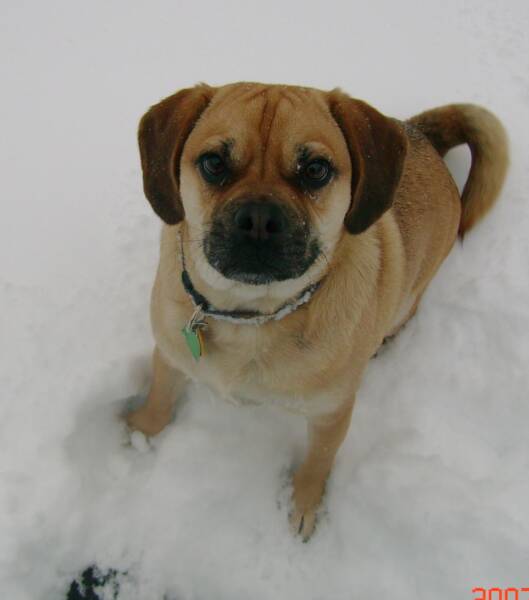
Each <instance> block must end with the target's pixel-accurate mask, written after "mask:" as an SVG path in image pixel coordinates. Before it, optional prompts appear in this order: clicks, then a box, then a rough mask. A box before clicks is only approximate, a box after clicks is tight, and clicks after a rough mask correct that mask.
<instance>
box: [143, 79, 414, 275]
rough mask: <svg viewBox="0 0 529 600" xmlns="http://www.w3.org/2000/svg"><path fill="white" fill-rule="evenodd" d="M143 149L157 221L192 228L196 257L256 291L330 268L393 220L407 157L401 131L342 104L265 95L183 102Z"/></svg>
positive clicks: (239, 91) (150, 133) (314, 94)
mask: <svg viewBox="0 0 529 600" xmlns="http://www.w3.org/2000/svg"><path fill="white" fill-rule="evenodd" d="M139 139H140V149H141V154H142V166H143V170H144V184H145V192H146V195H147V197H148V198H149V200H150V201H151V203H152V204H153V207H154V209H155V210H156V212H157V213H158V214H159V215H160V216H161V217H162V219H164V220H165V221H166V222H167V223H177V222H179V221H180V220H182V219H183V218H185V220H186V224H187V231H188V238H189V239H188V240H187V241H188V242H189V243H190V250H191V249H192V251H193V252H194V253H195V255H196V254H197V253H200V254H201V255H202V259H203V260H204V261H205V262H207V263H208V265H209V267H211V268H212V269H213V270H215V271H216V272H217V273H220V274H221V275H222V276H223V277H224V278H226V279H229V280H235V281H237V282H241V283H243V284H247V285H263V284H270V283H272V282H279V281H285V280H296V279H299V278H300V277H302V276H303V275H306V274H307V273H308V272H310V271H311V269H312V270H316V269H317V268H320V269H321V266H322V265H326V264H328V261H329V260H330V257H331V255H332V253H333V251H334V248H335V246H336V244H337V242H338V240H339V239H340V237H341V236H342V235H344V234H345V232H347V231H348V232H350V233H361V232H362V231H364V230H365V229H366V228H367V227H369V226H370V225H371V224H372V223H373V222H374V221H375V220H376V219H377V218H378V217H379V216H380V215H381V214H382V213H383V212H384V211H385V210H387V208H389V206H390V205H391V201H392V198H393V193H394V191H395V188H396V186H397V183H398V180H399V177H400V172H401V169H402V161H403V157H404V150H405V138H404V136H403V134H402V132H401V131H400V129H399V127H398V126H397V125H395V124H394V123H393V122H391V121H390V120H388V119H386V118H385V117H383V116H382V115H380V113H378V112H376V111H375V110H374V109H372V108H371V107H369V106H367V105H365V104H364V103H362V102H359V101H355V100H352V99H350V98H348V97H347V96H345V95H344V94H342V93H341V92H337V91H335V92H330V93H325V92H321V91H318V90H314V89H308V88H298V87H290V86H267V85H261V84H235V85H230V86H225V87H223V88H218V89H214V88H210V87H208V86H198V87H196V88H191V89H189V90H183V91H181V92H179V93H177V94H175V95H174V96H171V97H170V98H168V99H166V100H164V101H163V102H161V103H160V104H158V105H156V106H155V107H153V108H152V109H151V110H150V111H149V112H148V113H147V114H146V115H145V117H144V118H143V119H142V122H141V124H140V133H139ZM318 265H320V267H318Z"/></svg>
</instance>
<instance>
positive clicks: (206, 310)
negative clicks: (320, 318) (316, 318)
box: [182, 253, 322, 325]
mask: <svg viewBox="0 0 529 600" xmlns="http://www.w3.org/2000/svg"><path fill="white" fill-rule="evenodd" d="M183 256H184V255H183V253H182V261H183ZM321 282H322V280H321V279H320V280H319V281H317V282H316V283H311V284H310V285H308V286H307V287H306V288H305V289H303V290H302V291H301V292H300V293H299V294H298V295H297V296H296V297H295V298H294V299H293V300H289V301H288V302H285V303H284V304H282V305H281V306H280V307H279V308H278V309H277V310H276V311H274V312H272V313H262V312H259V311H256V310H221V309H219V308H215V307H214V306H212V305H211V303H210V302H209V300H208V299H207V298H206V297H205V296H203V295H202V294H201V293H200V292H198V291H197V289H196V288H195V286H194V285H193V282H192V281H191V277H189V273H188V272H187V269H186V268H185V264H183V265H182V284H183V286H184V289H185V291H186V292H187V294H188V295H189V297H190V298H191V300H192V301H193V304H194V305H195V308H196V309H197V311H198V312H199V315H200V316H205V317H212V318H213V319H218V320H220V321H229V322H230V323H235V324H243V325H263V324H264V323H267V322H268V321H279V320H281V319H283V318H284V317H286V316H287V315H290V314H292V313H293V312H294V311H295V310H297V309H298V308H299V307H300V306H302V305H303V304H306V303H307V302H308V301H309V300H310V299H311V298H312V296H313V295H314V292H316V290H317V289H318V288H319V287H320V285H321ZM197 316H198V315H197Z"/></svg>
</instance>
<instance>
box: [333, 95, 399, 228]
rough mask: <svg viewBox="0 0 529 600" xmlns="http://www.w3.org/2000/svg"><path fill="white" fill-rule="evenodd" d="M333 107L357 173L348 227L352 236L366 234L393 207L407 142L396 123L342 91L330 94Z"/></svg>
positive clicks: (354, 173)
mask: <svg viewBox="0 0 529 600" xmlns="http://www.w3.org/2000/svg"><path fill="white" fill-rule="evenodd" d="M329 107H330V110H331V114H332V115H333V117H334V119H335V120H336V122H337V123H338V126H339V127H340V129H341V130H342V133H343V135H344V137H345V141H346V143H347V147H348V149H349V154H350V156H351V165H352V169H353V174H352V181H351V204H350V205H349V210H348V211H347V214H346V215H345V219H344V224H345V227H346V228H347V230H348V231H349V232H350V233H362V231H365V230H366V229H367V228H368V227H369V226H370V225H372V224H373V223H374V222H375V221H376V220H377V219H378V218H379V217H381V216H382V215H383V214H384V213H385V212H386V210H388V208H389V207H390V206H391V204H392V203H393V197H394V194H395V190H396V189H397V185H398V183H399V180H400V176H401V173H402V166H403V163H404V157H405V155H406V147H407V139H406V136H405V134H404V132H403V131H402V130H401V128H400V127H399V126H398V125H397V123H396V122H395V121H393V120H392V119H389V118H387V117H385V116H384V115H382V114H381V113H379V112H378V111H377V110H375V109H374V108H372V107H371V106H369V105H368V104H366V103H365V102H362V101H360V100H355V99H353V98H350V97H349V96H347V95H346V94H344V93H343V92H341V91H340V90H333V91H332V92H330V93H329Z"/></svg>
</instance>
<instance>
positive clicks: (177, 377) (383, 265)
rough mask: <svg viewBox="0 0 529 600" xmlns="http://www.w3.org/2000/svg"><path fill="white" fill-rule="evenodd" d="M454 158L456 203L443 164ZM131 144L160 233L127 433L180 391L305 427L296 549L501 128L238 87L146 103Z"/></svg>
mask: <svg viewBox="0 0 529 600" xmlns="http://www.w3.org/2000/svg"><path fill="white" fill-rule="evenodd" d="M462 143H467V144H468V145H469V146H470V149H471V151H472V167H471V171H470V175H469V178H468V181H467V184H466V186H465V189H464V192H463V194H462V197H461V198H460V196H459V194H458V191H457V188H456V186H455V184H454V182H453V180H452V177H451V176H450V174H449V172H448V170H447V168H446V166H445V164H444V162H443V160H442V158H441V157H442V155H443V154H444V153H445V152H446V151H447V150H448V149H450V148H451V147H452V146H455V145H458V144H462ZM139 144H140V150H141V158H142V167H143V175H144V187H145V194H146V196H147V198H148V199H149V201H150V202H151V204H152V206H153V208H154V210H155V211H156V212H157V214H158V215H159V216H160V217H161V218H162V219H163V220H164V221H165V223H166V225H165V226H164V228H163V233H162V242H161V256H160V265H159V268H158V274H157V277H156V282H155V284H154V289H153V295H152V325H153V330H154V337H155V340H156V349H155V352H154V376H153V381H152V387H151V391H150V393H149V397H148V400H147V402H146V404H145V405H144V406H143V407H141V408H140V409H138V410H136V411H135V412H133V413H131V414H130V415H129V416H128V423H129V425H130V427H132V428H134V429H138V430H140V431H142V432H144V433H145V434H147V435H155V434H157V433H158V432H159V431H160V430H161V429H163V427H165V425H167V424H168V423H169V421H170V420H171V417H172V412H173V407H174V402H175V400H176V399H177V397H178V396H179V395H180V394H181V392H182V388H183V386H184V383H185V381H186V379H188V378H191V379H196V380H199V381H201V382H203V383H205V384H207V385H208V386H210V387H211V388H213V389H214V390H215V391H216V392H217V393H218V394H219V395H221V396H224V397H228V398H231V399H236V400H239V401H241V402H245V401H248V402H270V403H275V404H279V405H281V406H283V407H285V408H286V409H288V410H291V411H295V412H297V413H299V414H301V415H304V416H305V417H306V418H307V419H308V424H309V448H308V452H307V456H306V458H305V460H304V462H303V463H302V464H301V466H300V467H299V469H298V470H297V472H296V473H295V475H294V478H293V509H292V513H291V517H290V519H291V525H292V527H293V529H294V531H295V532H297V533H299V534H300V535H301V536H302V537H303V538H304V539H307V538H308V537H309V536H310V535H311V533H312V531H313V529H314V525H315V521H316V514H317V509H318V506H319V504H320V501H321V498H322V494H323V492H324V488H325V482H326V480H327V478H328V476H329V473H330V471H331V467H332V464H333V461H334V458H335V455H336V452H337V450H338V448H339V446H340V444H341V442H342V440H343V439H344V436H345V434H346V432H347V429H348V426H349V421H350V418H351V411H352V408H353V404H354V400H355V394H356V391H357V389H358V387H359V384H360V381H361V376H362V373H363V371H364V369H365V367H366V365H367V363H368V361H369V359H370V358H371V357H372V356H373V354H375V352H376V351H377V348H378V347H379V346H380V344H381V343H382V341H383V340H384V338H385V337H387V336H390V335H392V334H394V333H395V332H397V331H398V329H399V328H400V327H401V326H402V325H403V324H404V323H405V322H406V321H407V320H408V319H409V318H410V317H411V316H412V315H413V314H414V312H415V310H416V308H417V305H418V303H419V301H420V298H421V296H422V294H423V292H424V290H425V289H426V286H427V285H428V283H429V281H430V280H431V278H432V277H433V275H434V274H435V272H436V271H437V269H438V267H439V265H440V264H441V262H442V261H443V259H444V258H445V257H446V255H447V254H448V252H449V251H450V249H451V247H452V245H453V244H454V241H455V240H456V237H457V234H458V231H459V233H460V235H463V234H464V233H465V232H466V231H467V230H468V229H469V228H470V227H472V225H474V224H475V223H476V221H478V220H479V219H480V218H481V217H482V216H483V215H484V214H485V213H486V212H487V211H488V209H489V208H490V207H491V205H492V204H493V202H494V200H495V199H496V196H497V195H498V192H499V190H500V188H501V185H502V182H503V179H504V176H505V172H506V169H507V163H508V157H507V141H506V136H505V133H504V131H503V128H502V126H501V125H500V123H499V122H498V121H497V119H496V118H495V117H494V116H493V115H491V114H490V113H489V112H487V111H486V110H484V109H482V108H479V107H476V106H472V105H453V106H447V107H444V108H439V109H436V110H432V111H429V112H426V113H424V114H422V115H419V116H418V117H415V118H413V119H411V120H410V121H407V122H399V121H397V120H394V119H389V118H387V117H385V116H383V115H382V114H380V113H379V112H377V111H376V110H375V109H373V108H372V107H370V106H368V105H367V104H365V103H364V102H361V101H359V100H355V99H352V98H349V97H348V96H347V95H345V94H344V93H342V92H341V91H339V90H334V91H331V92H323V91H319V90H315V89H309V88H300V87H291V86H272V85H262V84H255V83H240V84H234V85H228V86H225V87H220V88H212V87H209V86H206V85H199V86H197V87H195V88H191V89H186V90H182V91H180V92H178V93H177V94H175V95H173V96H170V97H169V98H167V99H165V100H163V101H162V102H160V103H159V104H157V105H156V106H153V107H152V108H151V109H150V110H149V112H147V114H146V115H145V116H144V117H143V119H142V121H141V123H140V129H139ZM184 265H185V269H184ZM183 273H184V278H183V279H182V274H183ZM197 306H198V308H197ZM193 315H194V316H193ZM192 317H193V318H192ZM204 323H206V324H207V328H205V327H203V324H204ZM182 329H184V333H185V335H183V334H182Z"/></svg>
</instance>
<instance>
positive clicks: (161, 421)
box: [125, 406, 171, 437]
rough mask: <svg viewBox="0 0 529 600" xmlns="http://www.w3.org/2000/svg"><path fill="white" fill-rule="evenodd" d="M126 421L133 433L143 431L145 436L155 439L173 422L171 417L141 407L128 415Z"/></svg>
mask: <svg viewBox="0 0 529 600" xmlns="http://www.w3.org/2000/svg"><path fill="white" fill-rule="evenodd" d="M125 421H126V423H127V425H128V426H129V429H131V430H132V431H141V433H143V434H144V435H146V436H148V437H153V436H155V435H157V434H158V433H160V431H162V429H164V428H165V426H166V425H167V424H168V423H169V422H170V421H171V415H165V414H160V413H155V412H153V411H152V410H148V409H147V408H146V407H145V406H141V407H140V408H138V409H137V410H134V411H132V412H130V413H129V414H128V415H126V416H125Z"/></svg>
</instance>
